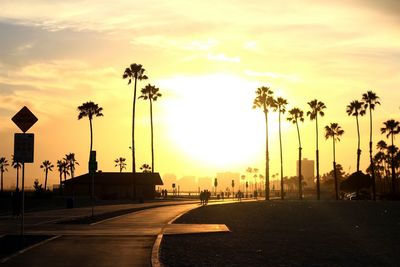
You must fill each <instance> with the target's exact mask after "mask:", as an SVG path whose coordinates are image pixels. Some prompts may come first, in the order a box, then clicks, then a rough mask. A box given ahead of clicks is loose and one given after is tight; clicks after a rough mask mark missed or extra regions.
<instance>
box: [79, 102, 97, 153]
mask: <svg viewBox="0 0 400 267" xmlns="http://www.w3.org/2000/svg"><path fill="white" fill-rule="evenodd" d="M78 111H79V115H78V120H80V119H82V118H83V117H88V118H89V124H90V152H92V151H93V149H92V148H93V127H92V119H93V116H96V117H100V116H103V113H101V112H102V111H103V108H101V107H99V105H98V104H95V103H93V102H92V101H90V102H86V103H83V104H82V105H81V106H79V107H78ZM90 152H89V158H90Z"/></svg>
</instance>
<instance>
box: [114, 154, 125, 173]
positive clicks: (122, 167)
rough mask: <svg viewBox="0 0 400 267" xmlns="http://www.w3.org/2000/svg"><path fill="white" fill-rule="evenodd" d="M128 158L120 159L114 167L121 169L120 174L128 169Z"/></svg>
mask: <svg viewBox="0 0 400 267" xmlns="http://www.w3.org/2000/svg"><path fill="white" fill-rule="evenodd" d="M125 160H126V158H123V157H119V158H117V159H116V160H114V162H115V163H116V164H115V166H114V167H117V166H118V167H119V172H120V173H121V172H122V170H123V169H126V163H125Z"/></svg>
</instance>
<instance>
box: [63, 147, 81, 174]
mask: <svg viewBox="0 0 400 267" xmlns="http://www.w3.org/2000/svg"><path fill="white" fill-rule="evenodd" d="M63 160H64V161H66V162H67V163H68V167H69V170H70V174H71V178H74V172H75V164H76V165H79V162H78V161H76V159H75V153H69V154H66V155H65V158H63Z"/></svg>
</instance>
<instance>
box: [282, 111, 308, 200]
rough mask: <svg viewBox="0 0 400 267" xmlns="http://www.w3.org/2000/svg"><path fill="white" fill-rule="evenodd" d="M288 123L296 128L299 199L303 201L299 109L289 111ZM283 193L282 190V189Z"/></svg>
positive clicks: (302, 116) (302, 115) (302, 117)
mask: <svg viewBox="0 0 400 267" xmlns="http://www.w3.org/2000/svg"><path fill="white" fill-rule="evenodd" d="M287 120H288V121H290V122H292V123H294V124H296V128H297V138H298V140H299V198H300V199H303V187H302V177H303V175H302V172H301V150H302V148H301V139H300V129H299V121H300V122H304V112H303V111H302V110H301V109H299V108H292V109H291V110H289V117H288V118H287ZM282 186H283V184H282ZM282 192H283V188H282Z"/></svg>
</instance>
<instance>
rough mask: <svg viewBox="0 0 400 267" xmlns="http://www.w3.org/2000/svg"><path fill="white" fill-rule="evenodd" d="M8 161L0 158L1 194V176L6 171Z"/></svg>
mask: <svg viewBox="0 0 400 267" xmlns="http://www.w3.org/2000/svg"><path fill="white" fill-rule="evenodd" d="M8 165H9V164H8V160H7V159H6V158H5V157H1V158H0V174H1V192H3V174H4V172H6V171H8V170H7V166H8Z"/></svg>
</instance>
